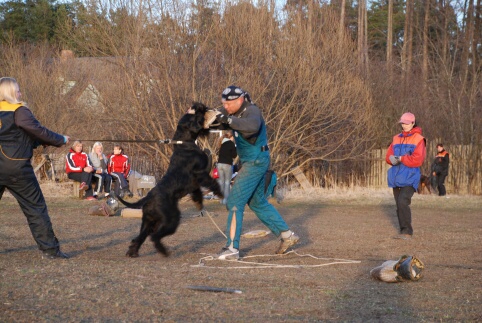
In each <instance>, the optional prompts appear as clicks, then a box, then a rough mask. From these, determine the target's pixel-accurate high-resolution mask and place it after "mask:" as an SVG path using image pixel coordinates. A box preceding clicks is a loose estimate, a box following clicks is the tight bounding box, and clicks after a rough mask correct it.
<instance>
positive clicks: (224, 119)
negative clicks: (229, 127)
mask: <svg viewBox="0 0 482 323" xmlns="http://www.w3.org/2000/svg"><path fill="white" fill-rule="evenodd" d="M216 120H217V121H218V122H220V123H226V124H230V123H231V118H230V117H228V116H225V115H224V114H218V115H217V116H216Z"/></svg>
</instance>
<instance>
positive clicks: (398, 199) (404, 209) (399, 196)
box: [393, 186, 415, 235]
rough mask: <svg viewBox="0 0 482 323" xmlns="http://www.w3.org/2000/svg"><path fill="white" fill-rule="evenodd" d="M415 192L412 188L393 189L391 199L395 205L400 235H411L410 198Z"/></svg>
mask: <svg viewBox="0 0 482 323" xmlns="http://www.w3.org/2000/svg"><path fill="white" fill-rule="evenodd" d="M414 193H415V190H414V189H413V187H412V186H405V187H395V188H394V189H393V197H394V198H395V203H396V205H397V217H398V224H399V225H400V233H401V234H410V235H412V234H413V228H412V210H411V209H410V204H411V203H412V196H413V194H414Z"/></svg>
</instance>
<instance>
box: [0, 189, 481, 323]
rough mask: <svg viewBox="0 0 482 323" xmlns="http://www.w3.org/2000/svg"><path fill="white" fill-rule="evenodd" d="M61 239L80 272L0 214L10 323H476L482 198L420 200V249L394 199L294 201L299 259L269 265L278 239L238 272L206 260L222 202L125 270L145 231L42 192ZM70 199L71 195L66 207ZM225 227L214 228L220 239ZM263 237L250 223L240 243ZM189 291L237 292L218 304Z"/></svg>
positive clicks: (0, 264)
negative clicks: (384, 278)
mask: <svg viewBox="0 0 482 323" xmlns="http://www.w3.org/2000/svg"><path fill="white" fill-rule="evenodd" d="M43 190H44V192H45V195H46V196H47V202H48V205H49V210H50V216H51V219H52V223H53V225H54V230H55V232H56V235H57V236H58V238H59V240H60V241H61V243H62V250H63V251H65V252H67V253H69V254H70V255H71V256H72V258H71V259H68V260H43V259H41V255H40V252H39V251H38V250H37V247H36V245H35V243H34V241H33V239H32V237H31V234H30V231H29V228H28V226H27V224H26V221H25V217H24V216H23V214H22V213H21V211H20V209H19V207H18V205H17V203H16V201H15V200H14V199H13V198H12V197H11V196H9V195H8V194H6V195H5V196H4V197H3V199H2V200H1V201H0V216H1V219H2V225H1V226H0V321H1V322H32V321H36V322H166V321H167V322H190V321H196V322H197V321H202V322H212V321H216V322H246V321H248V322H262V321H266V322H280V321H282V322H298V321H308V322H316V321H346V322H402V321H403V322H477V321H478V322H480V321H482V287H481V286H482V247H481V246H482V244H481V238H480V237H481V233H482V198H481V197H480V196H478V197H473V196H450V198H440V197H437V196H433V195H415V196H414V198H413V201H412V213H413V225H414V229H415V234H414V238H413V239H412V240H410V241H403V240H394V239H391V238H390V237H391V236H393V235H394V234H396V232H397V219H396V216H395V208H394V202H393V198H392V196H391V194H390V191H389V190H380V191H368V190H331V191H324V190H320V191H316V192H312V193H306V192H300V191H298V192H289V193H287V194H286V198H285V200H284V201H283V202H282V203H281V204H276V202H275V201H274V200H273V201H272V202H273V203H274V205H275V206H276V207H277V208H278V209H279V211H280V213H281V214H282V215H283V217H284V218H285V220H286V221H287V223H288V224H289V225H290V227H291V228H292V229H293V230H294V231H295V232H296V233H298V234H299V235H300V236H301V241H300V243H299V244H298V245H297V246H296V248H295V249H294V252H291V253H288V254H287V255H284V256H275V255H273V253H274V251H275V249H276V247H277V246H278V240H277V239H276V237H274V236H273V235H272V234H268V235H266V236H265V237H258V238H243V239H242V241H241V256H242V257H243V258H242V259H241V261H237V262H232V261H231V262H228V261H219V260H209V258H206V257H208V256H209V254H213V253H215V252H218V251H219V250H220V248H221V247H222V246H223V245H224V242H225V238H224V237H223V235H222V233H221V232H220V231H219V230H218V229H217V227H216V225H217V226H219V227H221V228H224V226H225V221H226V215H227V212H226V210H225V209H224V207H223V206H222V205H220V204H219V203H218V201H216V200H207V201H206V202H205V207H206V210H208V211H209V214H210V215H211V217H209V216H207V215H206V216H203V217H202V216H200V212H198V211H197V210H195V209H194V208H193V206H192V203H191V202H190V201H183V202H182V203H181V209H182V214H183V218H182V222H181V225H180V226H179V228H178V231H177V232H176V234H175V235H173V236H171V237H169V238H166V239H165V240H164V242H165V244H166V245H167V246H168V248H169V250H170V251H171V256H170V257H168V258H165V257H163V256H161V255H159V254H157V253H156V251H155V249H154V248H153V246H152V243H151V242H150V241H146V243H145V244H144V245H143V247H142V248H141V250H140V257H139V258H136V259H131V258H127V257H125V252H126V251H127V247H128V245H129V242H130V240H131V239H132V238H134V237H135V236H136V234H137V233H138V231H139V226H140V219H135V218H123V217H110V218H107V217H98V216H90V215H88V214H87V212H88V209H89V208H90V207H91V206H92V205H94V204H96V203H100V202H89V201H80V200H78V199H75V198H72V197H69V196H68V194H67V193H65V192H66V189H60V188H59V187H58V186H49V185H43ZM62 193H65V194H62ZM215 224H216V225H215ZM265 229H266V228H265V227H264V226H263V225H262V224H261V222H260V221H259V220H258V219H257V218H256V217H255V215H254V214H253V213H252V212H250V211H247V212H246V214H245V220H244V226H243V231H244V232H249V231H252V230H265ZM404 254H408V255H415V256H417V257H418V258H419V259H420V260H422V262H424V264H425V270H424V272H423V274H424V276H423V278H422V279H420V280H419V281H417V282H402V283H394V284H389V283H384V282H380V281H377V280H375V279H373V278H371V277H370V275H369V272H370V270H371V269H372V268H374V267H376V266H378V265H380V264H381V263H383V262H384V261H385V260H396V259H398V258H399V257H400V256H401V255H404ZM189 286H210V287H217V288H230V289H235V290H237V291H239V292H238V293H229V292H209V291H198V290H193V289H189V288H188V287H189Z"/></svg>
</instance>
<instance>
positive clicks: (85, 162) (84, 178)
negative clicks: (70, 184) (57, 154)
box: [65, 140, 97, 201]
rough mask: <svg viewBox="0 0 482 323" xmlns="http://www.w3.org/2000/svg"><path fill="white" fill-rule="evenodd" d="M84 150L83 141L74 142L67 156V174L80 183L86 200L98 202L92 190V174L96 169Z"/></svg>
mask: <svg viewBox="0 0 482 323" xmlns="http://www.w3.org/2000/svg"><path fill="white" fill-rule="evenodd" d="M83 148H84V146H83V144H82V142H81V141H79V140H76V141H74V143H73V144H72V146H71V148H70V151H69V153H68V154H67V156H66V161H65V172H66V173H67V177H68V178H70V179H72V180H74V181H76V182H80V186H79V189H80V190H81V191H85V196H84V198H85V199H86V200H88V201H92V200H97V199H96V198H95V197H94V196H93V190H92V172H93V171H94V169H93V167H92V163H91V162H90V160H89V156H87V154H86V153H84V152H83Z"/></svg>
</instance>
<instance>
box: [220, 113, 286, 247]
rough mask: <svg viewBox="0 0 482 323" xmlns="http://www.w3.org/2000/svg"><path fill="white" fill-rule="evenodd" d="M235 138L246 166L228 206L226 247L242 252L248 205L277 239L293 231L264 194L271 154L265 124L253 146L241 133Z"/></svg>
mask: <svg viewBox="0 0 482 323" xmlns="http://www.w3.org/2000/svg"><path fill="white" fill-rule="evenodd" d="M234 138H235V141H236V148H237V151H238V156H239V159H240V161H241V164H242V166H241V170H240V171H239V172H238V175H237V176H236V180H235V181H234V184H233V187H232V189H231V193H230V195H229V197H228V201H227V203H226V208H227V209H228V211H229V214H228V221H227V227H226V233H227V234H226V235H227V237H228V241H227V244H226V246H230V245H231V243H232V244H233V247H234V248H236V249H239V240H240V237H241V230H242V224H243V216H244V208H245V205H246V204H248V206H249V208H250V209H251V210H252V211H253V212H254V213H255V214H256V216H257V217H258V218H259V219H260V220H261V222H263V223H264V224H265V225H266V226H267V227H268V228H269V229H270V230H271V232H273V234H274V235H275V236H277V237H278V236H280V234H281V232H283V231H287V230H289V228H288V225H287V224H286V222H285V221H284V220H283V218H282V217H281V215H280V214H279V213H278V211H277V210H276V209H275V207H274V206H273V205H271V204H270V203H269V202H268V200H267V199H266V196H265V193H264V184H265V183H264V182H265V174H266V172H267V171H268V168H269V164H270V155H269V151H263V149H262V147H264V146H266V145H267V143H268V139H267V135H266V125H265V123H264V121H263V122H262V123H261V129H260V132H259V136H258V138H257V139H256V142H255V143H254V144H251V143H249V142H248V141H247V140H246V139H244V138H243V137H242V136H241V135H240V134H239V133H238V132H237V131H234ZM233 216H235V217H236V230H235V235H234V238H233V239H232V238H231V237H230V228H231V222H232V220H233Z"/></svg>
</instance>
